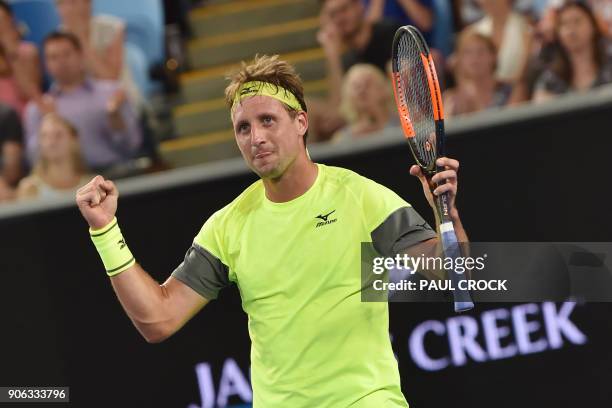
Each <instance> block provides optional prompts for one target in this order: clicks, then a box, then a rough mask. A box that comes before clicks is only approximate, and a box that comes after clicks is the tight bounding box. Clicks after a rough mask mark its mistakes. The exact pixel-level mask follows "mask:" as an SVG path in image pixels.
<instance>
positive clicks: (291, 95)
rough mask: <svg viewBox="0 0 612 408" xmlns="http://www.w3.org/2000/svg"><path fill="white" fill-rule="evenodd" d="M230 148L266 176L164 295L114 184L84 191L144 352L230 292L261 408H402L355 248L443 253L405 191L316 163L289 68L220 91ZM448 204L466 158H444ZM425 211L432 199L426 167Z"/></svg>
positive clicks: (271, 68)
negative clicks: (133, 239) (138, 252)
mask: <svg viewBox="0 0 612 408" xmlns="http://www.w3.org/2000/svg"><path fill="white" fill-rule="evenodd" d="M226 96H227V101H228V106H229V107H230V110H231V115H232V123H233V125H234V132H235V136H236V142H237V143H238V146H239V148H240V151H241V152H242V155H243V157H244V159H245V161H246V162H247V164H248V165H249V167H250V168H251V169H252V170H253V171H254V172H255V173H257V174H258V175H259V176H260V178H261V179H260V180H259V181H257V182H255V183H254V184H252V185H251V186H250V187H248V188H247V189H246V190H245V191H244V192H243V193H242V194H240V195H239V196H238V197H237V198H236V199H235V200H234V201H232V202H231V203H229V204H228V205H227V206H225V207H224V208H222V209H221V210H219V211H217V212H216V213H214V214H213V215H212V216H211V217H210V218H209V219H208V220H207V221H206V223H205V224H204V226H203V227H202V228H201V230H200V232H199V233H198V234H197V236H196V237H195V239H194V242H193V245H192V246H191V248H189V250H188V251H187V254H186V256H185V259H184V261H183V262H182V263H181V264H180V265H179V266H178V267H177V268H176V269H175V271H174V272H173V273H172V275H171V276H170V277H169V278H168V280H167V281H166V282H165V283H163V284H162V285H159V284H158V283H157V282H155V281H154V280H153V279H152V278H151V277H150V276H149V275H148V274H147V273H146V272H145V271H144V270H143V269H142V268H141V267H140V266H139V265H138V264H137V263H136V262H135V260H134V256H133V255H132V254H131V252H130V251H129V248H128V247H127V245H126V243H125V239H123V236H122V235H121V232H120V230H119V227H118V224H117V220H116V218H115V216H114V215H115V211H116V207H117V198H118V192H117V189H116V188H115V186H114V184H113V183H112V182H111V181H109V180H104V179H103V178H102V177H100V176H97V177H96V178H94V179H93V180H92V181H91V182H90V183H89V184H88V185H87V186H85V187H83V188H82V189H81V190H79V192H78V193H77V203H78V205H79V208H80V210H81V212H82V214H83V216H84V217H85V219H86V220H87V222H88V223H89V225H90V233H91V236H92V240H93V241H94V244H95V245H96V247H97V249H98V251H99V252H100V255H101V257H102V261H103V263H104V266H105V268H106V271H107V273H108V275H109V276H111V283H112V285H113V288H114V289H115V292H116V293H117V296H118V297H119V300H120V301H121V304H122V305H123V307H124V309H125V311H126V313H127V314H128V316H129V317H130V318H131V319H132V321H133V322H134V325H135V326H136V328H137V329H138V330H139V331H140V332H141V333H142V335H143V336H144V337H145V338H146V339H147V341H149V342H159V341H162V340H164V339H165V338H167V337H168V336H170V335H172V334H173V333H174V332H176V331H177V330H179V329H180V328H181V327H182V326H183V325H184V324H185V322H187V321H188V320H189V319H190V318H191V317H192V316H193V315H195V314H196V313H197V312H198V311H199V310H200V309H202V307H204V306H205V305H206V304H207V303H208V302H209V301H210V300H212V299H215V298H216V297H217V295H218V293H219V291H220V290H221V289H222V288H223V287H226V286H228V285H230V284H236V285H237V286H238V289H239V291H240V295H241V298H242V307H243V309H244V310H245V312H246V313H247V314H248V316H249V334H250V337H251V341H252V348H251V363H252V370H251V378H252V385H253V395H254V407H256V408H275V407H279V408H281V407H282V408H287V407H291V408H300V407H304V408H306V407H317V408H323V407H330V408H343V407H355V408H358V407H362V408H384V407H406V406H407V403H406V400H405V398H404V396H403V395H402V392H401V387H400V377H399V372H398V367H397V362H396V360H395V358H394V355H393V351H392V349H391V343H390V341H389V337H388V307H387V304H386V303H384V302H363V301H362V300H361V291H362V282H361V273H360V266H361V256H360V251H361V243H362V242H372V244H373V246H374V248H375V249H376V250H377V251H378V252H379V253H380V254H382V255H385V256H392V255H393V254H397V253H399V252H402V251H404V250H406V248H412V249H415V248H417V249H418V251H419V253H420V252H424V253H435V251H437V241H438V238H437V237H436V233H435V232H434V230H433V229H431V228H430V227H429V226H428V225H427V223H426V222H425V221H424V220H423V219H422V218H421V217H420V216H419V215H418V214H417V213H416V211H414V209H413V208H412V207H411V206H410V205H409V204H408V203H407V202H405V201H404V200H403V199H401V198H400V197H399V196H398V195H397V194H395V193H394V192H392V191H391V190H389V189H387V188H386V187H384V186H381V185H380V184H377V183H375V182H373V181H371V180H369V179H367V178H365V177H362V176H360V175H358V174H356V173H354V172H352V171H349V170H346V169H342V168H337V167H329V166H325V165H322V164H316V163H313V162H312V161H311V160H310V158H309V156H308V153H307V150H306V136H307V131H308V115H307V113H306V105H305V103H304V96H303V89H302V85H301V82H300V80H299V77H298V76H297V75H296V73H295V71H294V69H293V68H292V67H291V66H290V65H288V64H287V63H285V62H283V61H280V60H278V58H277V57H265V56H264V57H259V58H256V59H255V61H254V62H253V63H251V64H250V65H245V66H243V67H242V69H241V70H240V71H239V72H238V73H236V74H235V76H234V77H233V79H232V82H231V84H230V85H229V86H228V88H227V89H226ZM439 160H440V164H441V165H443V166H446V168H447V170H446V171H443V172H441V173H439V174H437V175H436V176H434V178H433V181H434V182H436V181H440V180H443V179H446V180H447V181H448V182H447V183H446V184H444V185H442V186H440V187H437V188H436V190H434V192H433V193H434V194H440V193H441V192H443V191H449V192H450V193H451V196H452V200H451V203H452V209H451V214H452V215H453V220H454V224H455V229H456V231H457V234H458V237H459V240H462V241H464V240H466V237H465V231H464V230H463V228H462V227H461V223H460V221H459V216H458V212H457V210H456V208H455V207H454V196H455V194H456V187H457V182H456V181H457V180H456V170H457V168H458V166H459V164H458V162H457V161H455V160H452V159H448V158H441V159H439ZM411 174H413V175H415V176H418V177H419V178H420V179H421V182H422V183H423V187H424V190H425V193H426V195H427V198H428V200H429V202H430V204H431V205H432V206H433V201H432V193H431V192H430V188H429V184H428V182H427V180H426V179H425V178H424V177H423V176H422V174H421V173H420V170H419V169H418V167H416V166H415V167H413V168H412V169H411Z"/></svg>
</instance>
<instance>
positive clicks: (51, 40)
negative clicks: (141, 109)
mask: <svg viewBox="0 0 612 408" xmlns="http://www.w3.org/2000/svg"><path fill="white" fill-rule="evenodd" d="M43 48H44V55H45V64H46V67H47V70H48V71H49V74H50V76H51V78H52V80H53V84H52V86H51V89H50V90H49V93H48V94H45V95H44V96H43V97H42V98H41V101H40V102H39V103H33V102H30V103H29V104H28V106H27V108H26V118H25V128H26V149H27V157H28V161H29V162H30V163H33V162H34V161H35V158H36V154H37V150H38V131H39V129H40V122H41V119H42V117H43V116H44V115H45V114H46V113H50V112H57V113H59V114H60V115H61V116H63V117H65V118H66V119H67V120H69V121H70V122H71V123H72V124H73V125H74V126H75V128H76V129H77V130H78V133H79V135H80V136H81V147H82V152H83V156H84V158H85V162H86V164H87V165H88V166H89V167H90V168H91V169H94V170H96V171H100V172H102V171H104V170H106V169H108V168H109V167H111V166H113V165H116V164H120V163H122V162H125V161H126V160H128V159H130V158H131V157H133V154H134V153H135V152H136V151H138V149H139V147H140V145H141V143H142V133H141V130H140V128H139V125H138V118H137V115H136V113H135V111H134V109H133V107H132V104H131V103H130V101H129V100H128V99H127V98H126V95H125V92H123V90H122V89H121V87H120V86H119V84H118V83H117V82H116V81H111V80H100V79H93V78H90V77H88V76H87V74H86V70H85V58H84V55H83V51H82V49H81V45H80V42H79V40H78V38H77V37H76V36H75V35H73V34H71V33H69V32H54V33H51V34H50V35H49V36H47V38H46V39H45V41H44V43H43Z"/></svg>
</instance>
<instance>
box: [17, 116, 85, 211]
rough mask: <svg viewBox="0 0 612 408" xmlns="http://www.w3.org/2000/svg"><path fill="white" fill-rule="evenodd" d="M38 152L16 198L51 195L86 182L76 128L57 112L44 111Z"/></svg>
mask: <svg viewBox="0 0 612 408" xmlns="http://www.w3.org/2000/svg"><path fill="white" fill-rule="evenodd" d="M38 138H39V140H38V145H39V146H40V152H39V155H38V158H37V159H36V162H35V164H34V167H33V169H32V174H30V175H29V176H27V177H26V178H24V179H23V180H21V182H20V183H19V187H18V188H17V198H19V199H23V198H42V199H47V198H52V197H56V196H60V195H61V194H62V193H65V192H70V191H73V192H74V191H76V190H77V188H79V187H81V186H83V185H85V184H87V183H88V182H89V180H90V179H91V177H92V176H91V175H90V174H89V173H88V172H87V170H86V167H85V164H84V163H83V159H82V158H81V148H80V145H79V136H78V133H77V130H76V129H75V128H74V127H73V126H72V125H71V124H70V122H68V121H67V120H66V119H64V118H62V117H61V116H59V115H58V114H57V113H48V114H46V115H45V116H44V117H43V119H42V122H41V125H40V131H39V136H38Z"/></svg>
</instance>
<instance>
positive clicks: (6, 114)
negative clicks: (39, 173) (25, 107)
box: [0, 103, 23, 201]
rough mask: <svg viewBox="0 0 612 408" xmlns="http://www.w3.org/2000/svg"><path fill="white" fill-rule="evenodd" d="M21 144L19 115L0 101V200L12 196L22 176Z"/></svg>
mask: <svg viewBox="0 0 612 408" xmlns="http://www.w3.org/2000/svg"><path fill="white" fill-rule="evenodd" d="M22 146H23V131H22V128H21V120H20V118H19V116H18V115H17V113H16V112H15V110H13V108H12V107H10V106H9V105H6V104H3V103H0V201H6V200H10V199H12V198H13V197H14V191H13V187H14V186H15V185H16V184H17V182H18V181H19V179H20V178H21V176H22V169H23V166H22V160H21V158H22V153H23V147H22Z"/></svg>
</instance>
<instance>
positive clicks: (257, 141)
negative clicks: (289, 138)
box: [251, 126, 266, 146]
mask: <svg viewBox="0 0 612 408" xmlns="http://www.w3.org/2000/svg"><path fill="white" fill-rule="evenodd" d="M265 142H266V138H265V131H264V130H263V129H261V128H260V127H259V126H253V127H251V145H252V146H259V145H261V144H264V143H265Z"/></svg>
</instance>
